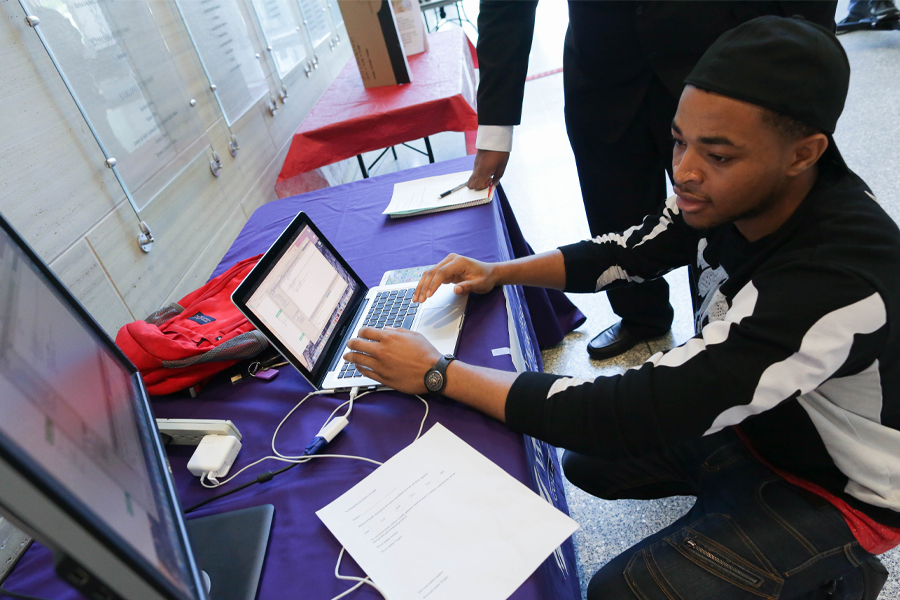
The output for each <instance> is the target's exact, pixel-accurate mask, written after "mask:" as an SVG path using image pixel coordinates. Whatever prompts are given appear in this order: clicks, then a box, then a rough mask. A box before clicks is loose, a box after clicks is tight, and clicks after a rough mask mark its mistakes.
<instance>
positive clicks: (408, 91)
mask: <svg viewBox="0 0 900 600" xmlns="http://www.w3.org/2000/svg"><path fill="white" fill-rule="evenodd" d="M428 43H429V45H430V49H429V50H428V52H423V53H421V54H416V55H415V56H410V57H409V66H410V69H412V79H413V81H412V83H408V84H404V85H390V86H384V87H378V88H371V89H366V88H364V87H363V84H362V79H361V78H360V76H359V69H358V68H357V66H356V61H354V60H350V61H349V62H348V63H347V65H346V66H345V67H344V69H343V70H342V71H341V73H340V75H338V77H337V79H335V80H334V82H333V83H332V84H331V87H329V88H328V91H326V92H325V94H324V95H323V96H322V97H321V98H320V99H319V101H318V102H317V103H316V105H315V106H314V107H313V109H312V111H311V112H310V113H309V114H308V115H307V116H306V118H305V119H304V120H303V123H301V124H300V128H299V129H298V130H297V131H296V133H294V139H293V141H292V142H291V148H290V150H289V151H288V154H287V157H286V158H285V160H284V166H282V168H281V173H279V175H278V181H283V180H285V179H289V178H291V177H294V176H295V175H298V174H300V173H303V172H306V171H311V170H313V169H316V168H318V167H323V166H325V165H329V164H331V163H334V162H337V161H340V160H344V159H346V158H350V157H352V156H355V155H357V154H362V153H363V152H370V151H372V150H379V149H381V148H387V147H388V146H394V145H398V144H401V143H403V142H408V141H410V140H416V139H419V138H423V137H425V136H429V135H434V134H435V133H440V132H442V131H473V130H476V129H477V128H478V115H477V113H476V111H475V90H476V86H475V70H474V63H473V59H474V56H475V49H474V47H473V46H472V44H471V42H469V39H468V38H467V37H466V35H465V33H464V32H463V30H462V29H460V28H456V27H454V28H450V29H447V30H445V31H441V32H439V33H433V34H431V35H429V36H428Z"/></svg>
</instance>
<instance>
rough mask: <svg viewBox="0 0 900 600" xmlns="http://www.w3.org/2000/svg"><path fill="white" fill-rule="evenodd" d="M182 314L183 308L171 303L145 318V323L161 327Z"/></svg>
mask: <svg viewBox="0 0 900 600" xmlns="http://www.w3.org/2000/svg"><path fill="white" fill-rule="evenodd" d="M182 312H184V307H183V306H181V305H180V304H178V303H177V302H169V303H168V304H166V305H165V306H163V307H162V308H160V309H157V310H154V311H153V312H152V313H150V314H149V315H147V318H145V319H144V321H146V322H147V323H150V324H151V325H156V326H157V327H159V326H160V325H162V324H163V323H165V322H166V321H169V320H171V319H174V318H175V317H177V316H178V315H180V314H181V313H182Z"/></svg>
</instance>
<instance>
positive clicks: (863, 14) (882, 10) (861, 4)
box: [836, 0, 900, 34]
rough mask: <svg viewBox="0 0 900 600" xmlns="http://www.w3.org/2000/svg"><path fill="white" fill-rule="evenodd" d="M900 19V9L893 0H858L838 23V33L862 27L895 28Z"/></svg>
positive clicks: (852, 3) (857, 29) (851, 4)
mask: <svg viewBox="0 0 900 600" xmlns="http://www.w3.org/2000/svg"><path fill="white" fill-rule="evenodd" d="M898 20H900V10H898V9H897V6H896V5H895V4H894V1H893V0H857V1H856V2H851V3H850V12H849V13H848V14H847V16H846V17H845V18H844V19H843V20H842V21H840V22H839V23H838V24H837V27H836V29H837V33H838V34H841V33H847V32H850V31H859V30H861V29H894V28H896V27H897V24H898Z"/></svg>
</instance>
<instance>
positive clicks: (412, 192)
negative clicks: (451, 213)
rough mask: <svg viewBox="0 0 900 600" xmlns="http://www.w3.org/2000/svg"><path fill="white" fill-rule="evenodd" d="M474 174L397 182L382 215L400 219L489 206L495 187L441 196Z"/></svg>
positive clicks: (467, 172)
mask: <svg viewBox="0 0 900 600" xmlns="http://www.w3.org/2000/svg"><path fill="white" fill-rule="evenodd" d="M471 175H472V171H463V172H462V173H450V174H448V175H437V176H435V177H426V178H425V179H416V180H413V181H404V182H401V183H395V184H394V194H393V195H392V196H391V202H390V204H388V206H387V208H386V209H384V212H383V213H382V214H384V215H390V216H391V218H392V219H397V218H400V217H411V216H413V215H425V214H429V213H436V212H442V211H445V210H455V209H457V208H466V207H468V206H479V205H481V204H487V203H488V202H490V201H491V198H492V197H493V195H494V187H493V186H491V187H489V188H487V189H484V190H470V189H469V188H467V187H464V188H462V189H461V190H459V191H456V192H453V193H452V194H450V195H449V196H446V197H444V198H441V197H440V195H441V194H442V193H443V192H446V191H447V190H450V189H453V188H455V187H456V186H458V185H459V184H461V183H464V182H466V181H468V180H469V177H471Z"/></svg>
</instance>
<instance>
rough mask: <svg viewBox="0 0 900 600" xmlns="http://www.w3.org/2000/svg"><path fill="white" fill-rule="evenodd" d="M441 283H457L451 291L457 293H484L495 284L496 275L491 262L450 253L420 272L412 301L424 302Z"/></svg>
mask: <svg viewBox="0 0 900 600" xmlns="http://www.w3.org/2000/svg"><path fill="white" fill-rule="evenodd" d="M442 283H455V284H457V285H456V286H455V287H454V288H453V291H454V292H456V293H457V294H459V295H462V294H468V293H469V292H475V293H476V294H486V293H488V292H489V291H491V290H492V289H494V287H495V286H496V285H497V276H496V272H495V269H494V267H493V265H492V264H491V263H486V262H481V261H480V260H475V259H474V258H466V257H465V256H460V255H459V254H450V255H448V256H447V258H445V259H444V260H442V261H441V262H439V263H438V264H436V265H434V266H433V267H431V268H430V269H428V270H427V271H425V273H423V274H422V278H421V279H420V280H419V285H417V286H416V292H415V294H413V301H414V302H425V300H427V299H428V298H430V297H431V296H432V295H434V293H435V292H436V291H437V289H438V287H439V286H440V285H441V284H442Z"/></svg>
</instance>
